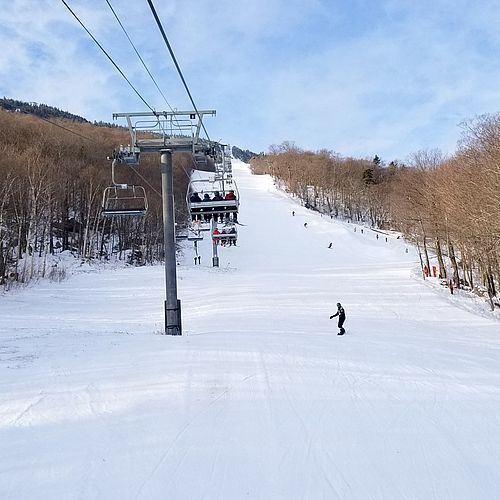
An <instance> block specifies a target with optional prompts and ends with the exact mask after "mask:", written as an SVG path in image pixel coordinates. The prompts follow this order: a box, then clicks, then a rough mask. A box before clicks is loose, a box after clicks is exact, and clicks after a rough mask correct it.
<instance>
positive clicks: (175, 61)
mask: <svg viewBox="0 0 500 500" xmlns="http://www.w3.org/2000/svg"><path fill="white" fill-rule="evenodd" d="M62 1H64V0H62ZM147 2H148V4H149V7H150V8H151V12H152V13H153V16H154V18H155V20H156V24H157V25H158V29H159V30H160V33H161V35H162V37H163V40H164V41H165V44H166V46H167V48H168V51H169V52H170V56H171V57H172V60H173V62H174V64H175V67H176V69H177V72H178V73H179V76H180V77H181V80H182V83H183V84H184V88H185V89H186V92H187V94H188V96H189V100H190V101H191V104H192V105H193V108H194V110H195V111H196V114H197V115H198V118H199V119H200V122H201V126H202V127H203V130H204V132H205V134H206V136H207V139H208V140H209V141H210V137H209V135H208V132H207V129H206V128H205V124H204V123H203V121H202V118H201V115H200V113H199V111H198V108H197V107H196V104H195V103H194V99H193V96H192V95H191V92H190V91H189V87H188V85H187V83H186V80H185V79H184V75H183V74H182V71H181V68H180V67H179V63H178V62H177V59H176V57H175V54H174V51H173V50H172V47H171V46H170V43H169V41H168V38H167V35H166V34H165V30H164V29H163V26H162V24H161V21H160V19H159V18H158V14H157V13H156V10H155V8H154V5H153V2H152V0H147Z"/></svg>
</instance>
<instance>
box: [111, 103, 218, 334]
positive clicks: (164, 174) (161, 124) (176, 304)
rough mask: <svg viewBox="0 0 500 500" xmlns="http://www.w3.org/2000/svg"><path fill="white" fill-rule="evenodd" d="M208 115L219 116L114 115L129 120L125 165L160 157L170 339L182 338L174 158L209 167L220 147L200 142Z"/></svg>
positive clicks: (123, 153) (191, 113)
mask: <svg viewBox="0 0 500 500" xmlns="http://www.w3.org/2000/svg"><path fill="white" fill-rule="evenodd" d="M205 115H208V116H215V110H203V111H171V112H168V111H161V112H144V113H141V112H139V113H114V114H113V119H116V118H125V119H126V120H127V124H128V127H129V131H130V137H131V143H130V145H129V146H127V147H123V146H122V147H120V151H119V153H118V154H119V155H120V160H121V161H122V162H123V163H126V164H129V165H131V166H133V165H138V164H139V160H140V155H141V154H142V153H160V168H161V180H162V182H161V185H162V198H163V238H164V249H165V250H164V251H165V295H166V298H165V334H167V335H182V322H181V301H180V300H179V299H178V298H177V266H176V259H175V215H174V190H173V176H172V155H173V154H175V153H177V152H189V153H191V154H192V155H193V157H194V160H195V163H196V164H197V165H198V166H201V165H203V164H206V162H207V156H208V155H211V154H213V150H214V147H215V144H216V143H215V142H212V141H209V140H205V139H201V138H200V131H201V128H202V126H203V117H204V116H205Z"/></svg>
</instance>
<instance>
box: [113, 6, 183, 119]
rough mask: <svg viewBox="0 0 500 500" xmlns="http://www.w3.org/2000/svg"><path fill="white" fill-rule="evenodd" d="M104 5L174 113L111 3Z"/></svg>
mask: <svg viewBox="0 0 500 500" xmlns="http://www.w3.org/2000/svg"><path fill="white" fill-rule="evenodd" d="M106 3H107V4H108V6H109V8H110V9H111V12H112V13H113V15H114V16H115V19H116V20H117V21H118V24H119V25H120V27H121V29H122V30H123V33H125V36H126V37H127V39H128V41H129V42H130V45H131V46H132V48H133V49H134V51H135V53H136V54H137V57H138V58H139V60H140V61H141V63H142V65H143V66H144V69H145V70H146V71H147V73H148V75H149V77H150V78H151V80H152V81H153V83H154V84H155V87H156V88H157V90H158V92H159V93H160V94H161V96H162V97H163V100H164V101H165V103H166V104H167V106H168V107H169V109H170V111H172V113H174V110H173V108H172V106H171V105H170V103H169V102H168V100H167V98H166V97H165V94H164V93H163V92H162V90H161V89H160V87H159V85H158V83H157V82H156V80H155V78H154V76H153V75H152V74H151V71H149V68H148V67H147V65H146V63H145V62H144V59H143V58H142V57H141V55H140V54H139V51H138V50H137V48H136V46H135V45H134V42H132V39H131V38H130V36H129V34H128V33H127V30H126V29H125V27H124V26H123V23H122V22H121V21H120V18H119V17H118V15H117V14H116V12H115V10H114V9H113V7H112V5H111V3H110V2H109V0H106ZM175 121H176V122H177V126H178V127H180V125H179V121H178V119H177V117H175Z"/></svg>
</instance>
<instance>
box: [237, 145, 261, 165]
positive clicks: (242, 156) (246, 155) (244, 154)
mask: <svg viewBox="0 0 500 500" xmlns="http://www.w3.org/2000/svg"><path fill="white" fill-rule="evenodd" d="M231 153H232V155H233V157H234V158H236V159H238V160H241V161H244V162H245V163H248V162H249V161H250V160H251V159H252V158H253V157H254V156H257V153H254V152H253V151H250V150H249V149H240V148H238V147H237V146H233V147H232V149H231Z"/></svg>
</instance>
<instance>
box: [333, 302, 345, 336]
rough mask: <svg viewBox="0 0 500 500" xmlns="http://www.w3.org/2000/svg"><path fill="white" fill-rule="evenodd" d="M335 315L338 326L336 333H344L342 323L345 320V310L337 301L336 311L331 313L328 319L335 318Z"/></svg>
mask: <svg viewBox="0 0 500 500" xmlns="http://www.w3.org/2000/svg"><path fill="white" fill-rule="evenodd" d="M335 316H338V317H339V322H338V327H339V328H340V332H339V333H337V335H344V333H345V329H344V327H343V326H342V325H343V324H344V321H345V311H344V308H343V307H342V304H341V303H340V302H337V312H336V313H335V314H332V315H331V316H330V319H333V318H335Z"/></svg>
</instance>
